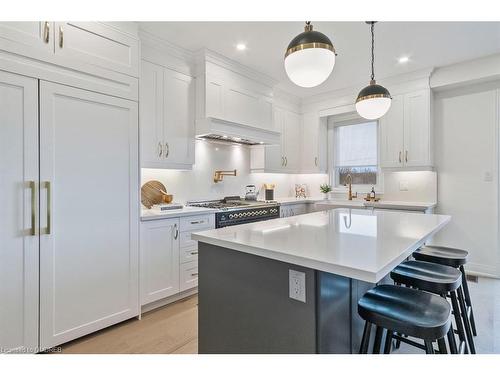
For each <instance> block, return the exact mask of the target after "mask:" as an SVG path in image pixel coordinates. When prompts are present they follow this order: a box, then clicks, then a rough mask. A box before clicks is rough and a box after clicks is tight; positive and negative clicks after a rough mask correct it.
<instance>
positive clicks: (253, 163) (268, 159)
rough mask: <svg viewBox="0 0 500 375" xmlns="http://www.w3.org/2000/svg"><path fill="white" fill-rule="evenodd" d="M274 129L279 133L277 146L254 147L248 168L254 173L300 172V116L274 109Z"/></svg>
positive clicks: (277, 108)
mask: <svg viewBox="0 0 500 375" xmlns="http://www.w3.org/2000/svg"><path fill="white" fill-rule="evenodd" d="M273 122H274V125H273V127H274V129H276V130H278V131H280V132H281V142H280V144H279V145H269V146H268V145H263V146H254V147H253V148H252V151H251V159H250V167H251V170H252V171H254V172H276V173H298V172H299V171H300V160H301V153H300V144H301V142H300V135H301V129H300V128H301V126H300V115H299V114H297V113H294V112H292V111H289V110H287V109H283V108H279V107H274V115H273Z"/></svg>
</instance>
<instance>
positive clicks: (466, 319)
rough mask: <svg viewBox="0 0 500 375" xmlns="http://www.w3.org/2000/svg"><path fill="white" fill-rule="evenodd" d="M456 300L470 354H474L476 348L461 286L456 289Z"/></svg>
mask: <svg viewBox="0 0 500 375" xmlns="http://www.w3.org/2000/svg"><path fill="white" fill-rule="evenodd" d="M457 293H458V302H459V303H460V311H461V312H462V320H463V322H464V327H465V333H466V334H467V343H468V344H469V349H470V352H471V354H476V348H475V346H474V338H473V336H472V330H471V327H470V324H469V317H468V316H467V306H466V305H465V299H464V295H463V293H462V287H460V288H458V289H457Z"/></svg>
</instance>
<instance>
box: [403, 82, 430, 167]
mask: <svg viewBox="0 0 500 375" xmlns="http://www.w3.org/2000/svg"><path fill="white" fill-rule="evenodd" d="M404 109H405V121H404V144H405V148H404V160H405V165H406V166H407V167H425V166H431V165H432V162H431V144H430V133H431V128H430V126H431V119H430V92H429V90H422V91H418V92H415V93H411V94H407V95H405V103H404Z"/></svg>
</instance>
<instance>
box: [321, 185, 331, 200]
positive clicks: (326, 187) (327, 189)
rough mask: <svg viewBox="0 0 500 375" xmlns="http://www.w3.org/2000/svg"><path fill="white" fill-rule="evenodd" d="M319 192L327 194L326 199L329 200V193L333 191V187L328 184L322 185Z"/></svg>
mask: <svg viewBox="0 0 500 375" xmlns="http://www.w3.org/2000/svg"><path fill="white" fill-rule="evenodd" d="M319 190H321V192H322V193H323V194H325V199H328V193H330V192H331V191H332V185H328V184H323V185H320V187H319Z"/></svg>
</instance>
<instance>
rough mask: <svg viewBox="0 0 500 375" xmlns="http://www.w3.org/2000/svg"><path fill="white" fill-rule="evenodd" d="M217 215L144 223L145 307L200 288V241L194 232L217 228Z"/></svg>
mask: <svg viewBox="0 0 500 375" xmlns="http://www.w3.org/2000/svg"><path fill="white" fill-rule="evenodd" d="M214 219H215V217H214V215H213V214H210V215H193V216H183V217H180V218H168V219H158V220H151V221H143V222H141V250H140V251H141V304H142V305H143V306H144V305H147V304H149V303H152V302H156V301H159V300H161V299H164V298H167V297H172V296H175V295H176V294H179V293H180V292H184V291H187V290H189V289H193V288H195V287H197V286H198V242H197V241H193V240H192V239H191V233H193V232H196V231H202V230H207V229H213V228H214V227H215V225H214V221H215V220H214Z"/></svg>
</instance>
